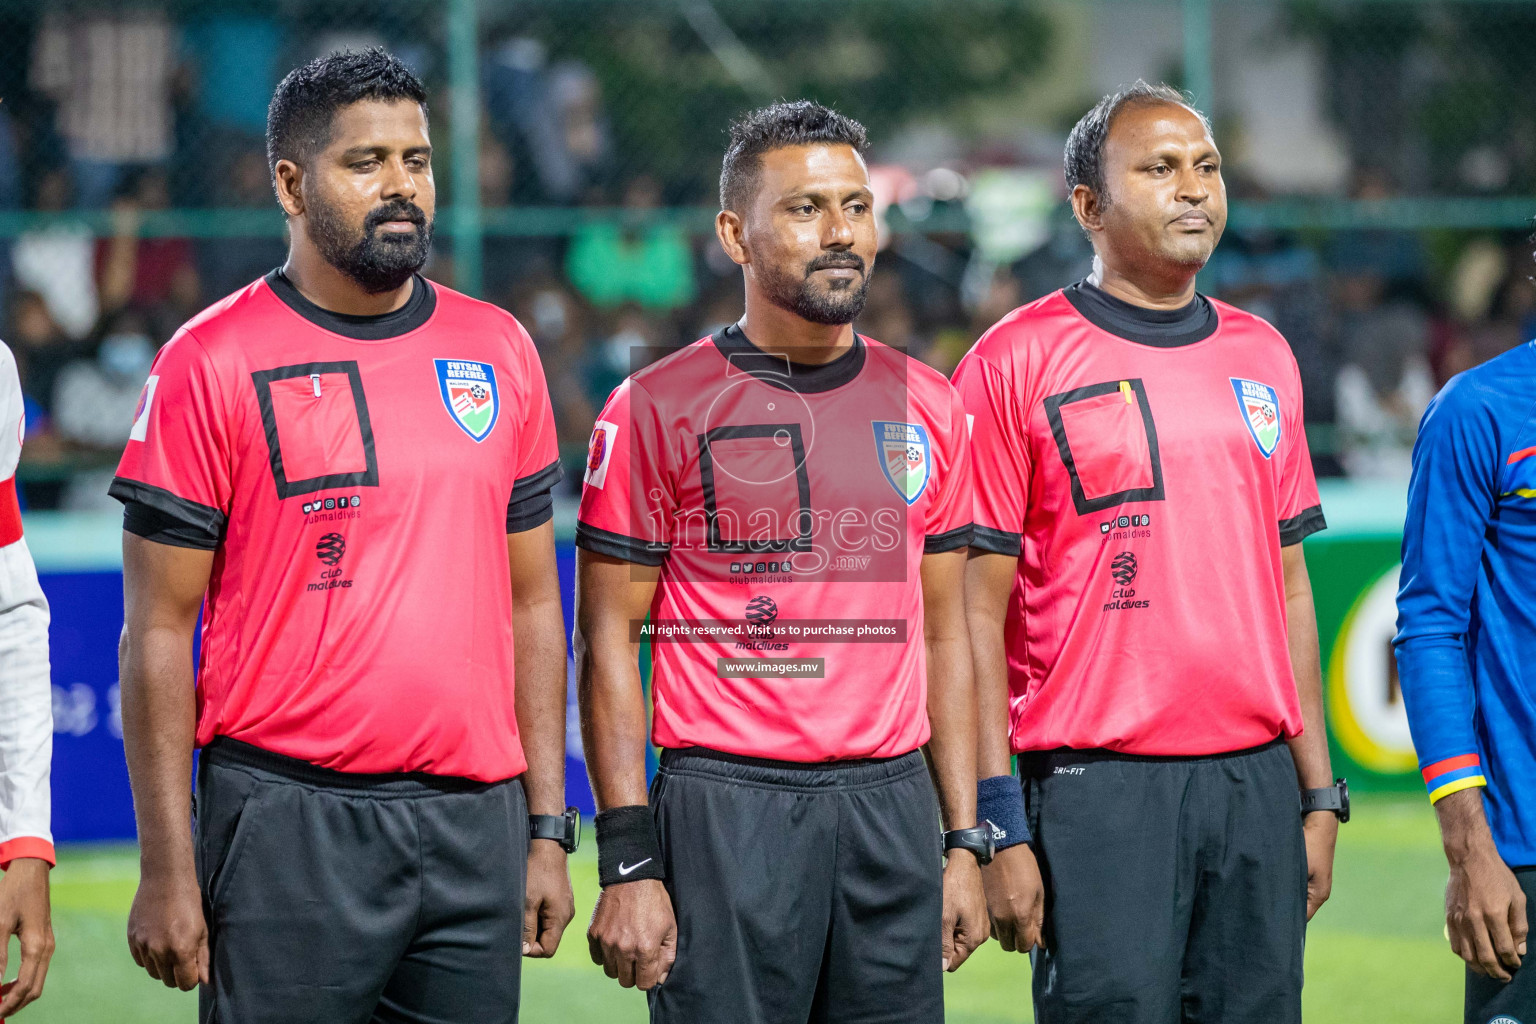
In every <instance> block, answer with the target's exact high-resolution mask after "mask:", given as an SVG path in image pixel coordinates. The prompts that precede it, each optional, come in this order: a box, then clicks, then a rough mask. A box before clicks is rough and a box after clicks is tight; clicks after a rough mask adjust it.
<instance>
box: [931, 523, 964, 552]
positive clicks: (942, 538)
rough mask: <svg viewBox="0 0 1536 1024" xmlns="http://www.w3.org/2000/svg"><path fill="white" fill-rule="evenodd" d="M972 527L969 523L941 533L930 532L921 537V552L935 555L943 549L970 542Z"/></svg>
mask: <svg viewBox="0 0 1536 1024" xmlns="http://www.w3.org/2000/svg"><path fill="white" fill-rule="evenodd" d="M971 533H972V527H971V524H970V523H966V524H965V525H964V526H957V527H955V528H954V529H953V530H946V531H944V532H943V533H931V534H929V535H928V536H926V537H924V538H923V554H925V555H937V554H940V553H941V552H944V551H954V550H956V549H957V548H963V547H965V546H966V545H968V544H970V543H971Z"/></svg>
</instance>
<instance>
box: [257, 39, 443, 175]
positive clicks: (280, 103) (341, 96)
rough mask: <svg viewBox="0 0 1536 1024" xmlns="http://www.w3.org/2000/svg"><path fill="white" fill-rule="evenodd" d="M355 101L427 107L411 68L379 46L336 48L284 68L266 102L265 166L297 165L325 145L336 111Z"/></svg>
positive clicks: (272, 168) (422, 89)
mask: <svg viewBox="0 0 1536 1024" xmlns="http://www.w3.org/2000/svg"><path fill="white" fill-rule="evenodd" d="M359 100H414V101H415V102H416V103H419V104H421V107H422V110H423V111H425V110H426V105H427V90H426V88H425V87H424V86H423V85H422V84H421V79H419V78H417V77H416V76H415V74H413V73H412V72H411V69H410V68H408V67H406V66H405V64H404V63H403V62H402V61H401V60H400V59H399V58H398V57H395V56H394V55H392V54H390V53H388V52H387V51H385V50H384V49H383V47H379V46H374V47H370V48H369V49H366V50H361V51H359V50H338V51H336V52H335V53H329V54H326V55H325V56H324V57H316V58H315V59H314V60H312V61H310V62H309V63H308V64H304V65H302V66H300V67H296V68H294V69H293V70H292V71H290V72H288V75H287V77H285V78H284V79H283V80H282V81H281V82H279V83H278V85H277V91H276V92H274V93H273V94H272V103H271V104H270V105H269V106H268V107H267V167H268V168H269V169H270V170H271V171H272V172H273V173H274V174H275V173H276V172H277V162H278V161H279V160H292V161H293V162H294V163H297V164H300V165H302V164H303V163H304V162H305V161H306V160H307V159H309V158H310V157H312V156H313V155H314V154H315V153H316V152H318V151H319V150H321V149H324V148H325V146H326V143H328V142H329V141H330V137H331V121H332V119H333V118H334V117H335V116H336V111H338V110H340V109H341V108H342V107H345V106H347V105H348V104H352V103H356V102H358V101H359Z"/></svg>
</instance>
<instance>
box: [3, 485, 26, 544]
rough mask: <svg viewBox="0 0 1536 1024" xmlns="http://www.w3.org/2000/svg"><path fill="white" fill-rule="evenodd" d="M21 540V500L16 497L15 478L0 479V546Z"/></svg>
mask: <svg viewBox="0 0 1536 1024" xmlns="http://www.w3.org/2000/svg"><path fill="white" fill-rule="evenodd" d="M19 540H21V502H20V501H18V500H17V498H16V478H15V477H14V476H11V477H6V478H5V479H4V480H0V548H3V547H6V546H8V545H11V544H15V543H16V542H17V541H19Z"/></svg>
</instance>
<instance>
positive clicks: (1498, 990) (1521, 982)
mask: <svg viewBox="0 0 1536 1024" xmlns="http://www.w3.org/2000/svg"><path fill="white" fill-rule="evenodd" d="M1515 879H1516V880H1517V881H1519V883H1520V888H1521V889H1522V890H1524V892H1525V916H1526V920H1527V921H1529V920H1530V919H1531V915H1532V914H1533V913H1536V867H1530V868H1515ZM1527 948H1529V947H1527ZM1464 1019H1465V1022H1466V1024H1536V963H1533V961H1532V958H1531V957H1530V956H1524V957H1521V966H1520V968H1519V969H1518V970H1516V971H1515V976H1514V977H1513V978H1512V979H1510V980H1509V981H1508V982H1502V981H1495V980H1494V979H1493V978H1489V977H1485V976H1483V975H1481V974H1477V973H1474V972H1473V970H1472V969H1471V968H1470V967H1469V968H1467V998H1466V1010H1465V1015H1464Z"/></svg>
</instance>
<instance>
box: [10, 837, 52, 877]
mask: <svg viewBox="0 0 1536 1024" xmlns="http://www.w3.org/2000/svg"><path fill="white" fill-rule="evenodd" d="M24 857H30V858H33V859H34V860H42V861H47V862H48V866H49V867H53V865H54V864H56V863H57V862H58V861H57V859H56V858H55V856H54V852H53V844H52V843H50V842H49V841H48V840H46V839H41V838H39V837H37V836H21V837H19V838H17V839H10V840H7V841H6V842H3V843H0V869H3V868H8V867H10V866H11V861H13V860H21V859H22V858H24Z"/></svg>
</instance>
